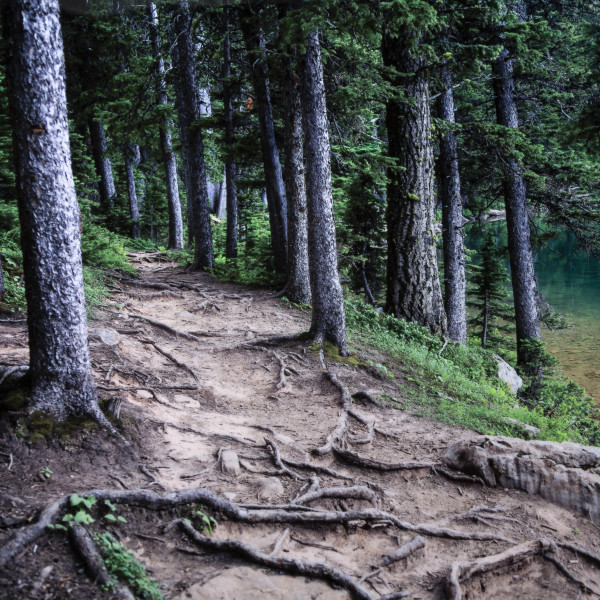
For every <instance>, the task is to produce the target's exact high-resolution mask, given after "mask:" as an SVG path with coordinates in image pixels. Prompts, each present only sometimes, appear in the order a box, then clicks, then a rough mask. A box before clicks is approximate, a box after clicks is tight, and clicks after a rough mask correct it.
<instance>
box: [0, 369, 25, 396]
mask: <svg viewBox="0 0 600 600" xmlns="http://www.w3.org/2000/svg"><path fill="white" fill-rule="evenodd" d="M28 374H29V365H14V366H13V365H11V366H8V367H0V391H1V392H6V391H8V390H10V389H13V388H15V387H18V386H20V385H21V384H23V383H24V382H25V380H26V378H27V376H28Z"/></svg>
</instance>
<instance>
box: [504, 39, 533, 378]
mask: <svg viewBox="0 0 600 600" xmlns="http://www.w3.org/2000/svg"><path fill="white" fill-rule="evenodd" d="M492 77H493V82H494V99H495V103H496V117H497V120H498V124H500V125H503V126H504V127H509V128H511V129H516V128H518V126H519V121H518V114H517V106H516V104H515V97H514V95H515V86H514V81H513V65H512V61H511V60H510V58H509V54H508V50H506V49H504V50H502V52H501V53H500V56H498V58H497V59H496V60H495V61H494V62H493V64H492ZM504 163H505V165H506V167H505V174H504V205H505V208H506V227H507V230H508V252H509V257H510V272H511V280H512V288H513V295H514V302H515V323H516V329H517V361H518V363H519V364H520V365H521V366H527V365H528V364H529V365H531V363H532V362H535V357H534V356H533V355H532V353H531V351H529V350H528V348H527V343H526V342H527V341H528V340H532V339H536V340H539V339H540V322H539V317H538V309H537V302H536V282H535V272H534V268H533V255H532V252H531V242H530V238H529V233H530V232H529V213H528V210H527V192H526V189H525V181H524V179H523V168H522V166H521V164H520V163H519V162H518V160H516V159H515V158H513V157H512V156H505V157H504ZM524 342H525V343H524ZM529 374H531V375H537V376H541V370H540V369H539V368H533V369H530V372H529Z"/></svg>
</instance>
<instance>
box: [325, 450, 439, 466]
mask: <svg viewBox="0 0 600 600" xmlns="http://www.w3.org/2000/svg"><path fill="white" fill-rule="evenodd" d="M332 450H333V453H334V454H335V455H336V457H337V458H341V459H342V460H345V461H346V462H349V463H351V464H353V465H357V466H359V467H364V468H365V469H375V470H376V471H406V470H414V469H431V468H433V467H436V466H438V464H439V463H430V462H418V461H415V462H412V461H404V462H398V463H384V462H380V461H378V460H374V459H372V458H367V457H365V456H361V455H360V454H358V453H356V452H352V451H351V450H345V449H344V448H340V447H339V446H333V448H332Z"/></svg>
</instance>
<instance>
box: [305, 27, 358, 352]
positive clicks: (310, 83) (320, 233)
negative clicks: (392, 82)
mask: <svg viewBox="0 0 600 600" xmlns="http://www.w3.org/2000/svg"><path fill="white" fill-rule="evenodd" d="M302 67H303V68H302V75H303V82H302V116H303V123H304V156H305V159H306V205H307V212H308V255H309V261H310V286H311V290H312V323H311V328H310V333H311V335H312V336H313V337H314V339H315V342H317V343H319V344H322V343H323V342H324V341H325V340H329V341H330V342H332V343H333V344H335V345H336V346H337V347H338V348H339V350H340V353H341V354H343V355H345V354H347V350H346V315H345V313H344V297H343V294H342V286H341V285H340V278H339V275H338V264H337V247H336V237H335V219H334V215H333V193H332V189H331V163H330V153H331V148H330V145H329V129H328V122H327V107H326V105H325V85H324V82H323V65H322V63H321V46H320V43H319V34H318V32H317V31H316V30H315V31H311V32H310V33H309V34H308V37H307V40H306V54H305V55H304V57H303V59H302Z"/></svg>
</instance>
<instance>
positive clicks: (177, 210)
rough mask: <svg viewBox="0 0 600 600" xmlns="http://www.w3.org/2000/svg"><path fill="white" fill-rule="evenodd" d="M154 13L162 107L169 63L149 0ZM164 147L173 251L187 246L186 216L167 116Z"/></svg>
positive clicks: (152, 33)
mask: <svg viewBox="0 0 600 600" xmlns="http://www.w3.org/2000/svg"><path fill="white" fill-rule="evenodd" d="M148 12H149V14H150V36H151V38H152V53H153V55H154V60H155V61H156V77H157V81H156V87H157V100H158V104H159V105H160V106H166V105H167V104H168V99H167V86H166V83H165V63H164V61H163V58H162V55H161V48H160V32H159V28H158V11H157V10H156V4H155V3H154V2H148ZM160 150H161V153H162V159H163V164H164V167H165V185H166V188H167V204H168V207H169V240H168V248H169V250H182V249H183V219H182V217H181V201H180V199H179V185H178V183H177V160H176V158H175V153H174V152H173V144H172V142H171V123H170V122H169V119H168V118H167V117H166V116H165V118H164V120H163V122H162V123H161V126H160Z"/></svg>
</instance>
